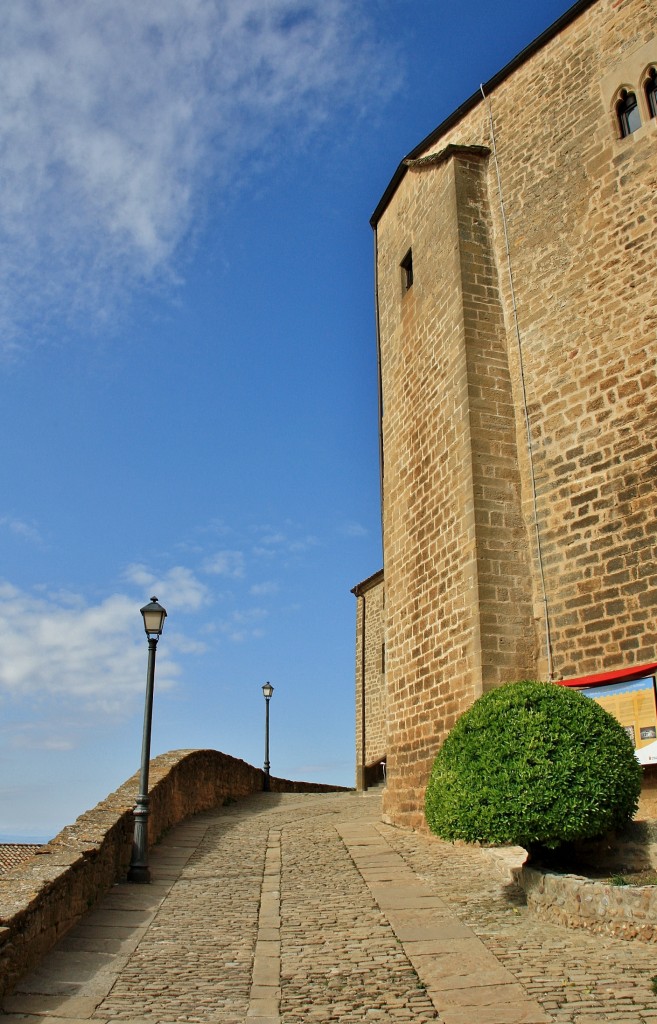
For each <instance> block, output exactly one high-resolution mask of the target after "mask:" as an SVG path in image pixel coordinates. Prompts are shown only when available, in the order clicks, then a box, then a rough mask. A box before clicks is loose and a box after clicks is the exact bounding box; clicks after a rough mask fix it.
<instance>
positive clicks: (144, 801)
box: [128, 597, 167, 882]
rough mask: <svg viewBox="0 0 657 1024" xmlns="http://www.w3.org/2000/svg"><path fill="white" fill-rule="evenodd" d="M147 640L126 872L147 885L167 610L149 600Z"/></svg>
mask: <svg viewBox="0 0 657 1024" xmlns="http://www.w3.org/2000/svg"><path fill="white" fill-rule="evenodd" d="M140 611H141V614H142V615H143V618H144V629H145V631H146V636H147V637H148V673H147V676H146V706H145V708H144V735H143V739H142V744H141V772H140V775H139V795H138V796H137V805H136V807H135V810H134V815H135V832H134V839H133V842H132V860H131V861H130V868H129V869H128V881H129V882H150V880H151V873H150V871H149V870H148V805H149V798H148V767H149V762H150V759H151V723H152V720H153V687H154V684H155V649H156V647H157V641H158V640H159V639H160V635H161V633H162V630H163V628H164V620H165V619H166V617H167V613H166V609H164V608H163V607H162V605H161V604H158V602H157V598H156V597H152V598H151V602H150V604H146V605H144V607H143V608H141V609H140Z"/></svg>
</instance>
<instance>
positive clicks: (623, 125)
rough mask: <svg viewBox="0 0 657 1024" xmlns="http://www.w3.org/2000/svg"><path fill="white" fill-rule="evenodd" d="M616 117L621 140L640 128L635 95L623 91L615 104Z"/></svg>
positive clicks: (639, 116)
mask: <svg viewBox="0 0 657 1024" xmlns="http://www.w3.org/2000/svg"><path fill="white" fill-rule="evenodd" d="M616 116H617V117H618V127H619V128H620V133H621V138H623V139H624V138H625V137H626V136H628V135H631V134H632V132H635V131H636V130H637V128H640V127H641V115H640V113H639V104H638V103H637V100H636V94H635V93H633V92H628V91H627V89H623V91H622V92H621V94H620V99H619V100H618V103H617V104H616Z"/></svg>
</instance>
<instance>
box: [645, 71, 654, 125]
mask: <svg viewBox="0 0 657 1024" xmlns="http://www.w3.org/2000/svg"><path fill="white" fill-rule="evenodd" d="M644 89H645V91H646V104H647V106H648V110H649V111H650V116H651V117H657V68H650V70H649V71H648V77H647V78H646V83H645V85H644Z"/></svg>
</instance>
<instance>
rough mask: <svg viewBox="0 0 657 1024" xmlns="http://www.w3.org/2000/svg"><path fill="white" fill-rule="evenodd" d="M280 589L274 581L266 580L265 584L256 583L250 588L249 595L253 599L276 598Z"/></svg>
mask: <svg viewBox="0 0 657 1024" xmlns="http://www.w3.org/2000/svg"><path fill="white" fill-rule="evenodd" d="M280 589H281V588H280V587H279V585H278V583H275V582H274V581H273V580H265V581H264V582H263V583H254V584H253V586H251V587H250V588H249V594H251V596H252V597H274V596H275V595H276V594H278V592H279V590H280Z"/></svg>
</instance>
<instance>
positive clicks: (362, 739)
mask: <svg viewBox="0 0 657 1024" xmlns="http://www.w3.org/2000/svg"><path fill="white" fill-rule="evenodd" d="M353 593H354V594H355V595H356V788H357V789H359V790H362V789H366V788H367V786H368V784H370V783H371V782H372V781H374V778H378V777H379V775H380V771H379V767H378V766H379V765H380V762H381V761H383V760H384V759H385V756H386V741H387V735H388V730H387V722H386V707H387V701H386V693H385V648H384V631H383V617H384V613H385V593H384V587H383V572H378V573H376V574H375V575H374V576H371V577H370V578H369V579H367V580H364V581H363V583H359V584H358V586H357V587H354V589H353ZM368 768H369V769H370V770H369V772H368ZM373 777H374V778H373Z"/></svg>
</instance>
